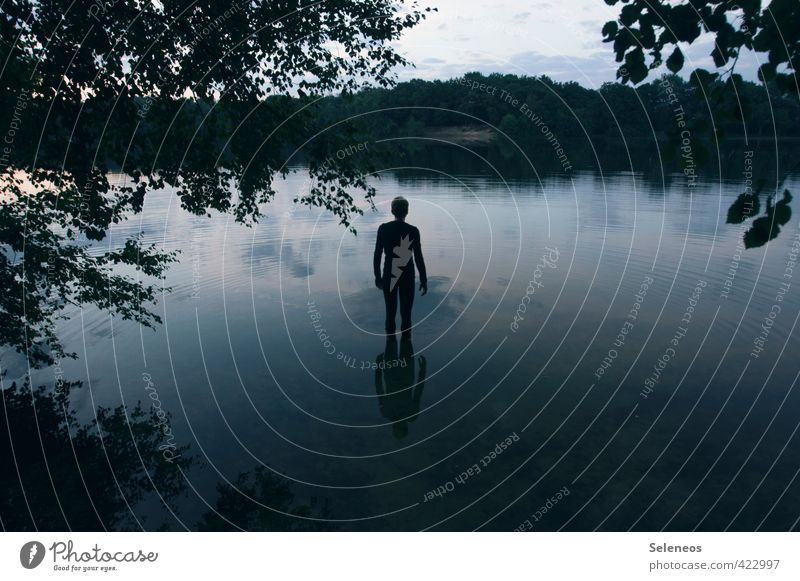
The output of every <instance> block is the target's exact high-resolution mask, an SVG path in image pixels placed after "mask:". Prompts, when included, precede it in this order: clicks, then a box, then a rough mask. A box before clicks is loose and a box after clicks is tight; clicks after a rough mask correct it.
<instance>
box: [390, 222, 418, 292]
mask: <svg viewBox="0 0 800 581" xmlns="http://www.w3.org/2000/svg"><path fill="white" fill-rule="evenodd" d="M381 239H382V244H383V252H384V255H385V260H384V263H383V274H384V276H392V274H394V276H395V277H397V278H400V277H403V278H406V277H408V276H410V277H413V276H414V250H415V249H416V248H417V244H419V231H418V230H417V229H416V227H414V226H412V225H411V224H408V223H406V222H400V221H399V220H394V221H392V222H386V223H385V224H383V225H382V227H381Z"/></svg>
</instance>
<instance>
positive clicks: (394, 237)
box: [372, 196, 428, 337]
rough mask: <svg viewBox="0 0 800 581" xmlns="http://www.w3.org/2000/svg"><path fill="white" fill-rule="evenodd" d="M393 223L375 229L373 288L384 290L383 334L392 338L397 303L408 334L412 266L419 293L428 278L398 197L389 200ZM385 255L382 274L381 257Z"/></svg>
mask: <svg viewBox="0 0 800 581" xmlns="http://www.w3.org/2000/svg"><path fill="white" fill-rule="evenodd" d="M392 214H394V220H393V221H391V222H386V223H384V224H381V225H380V226H379V227H378V237H377V240H376V241H375V254H374V256H373V260H372V262H373V268H374V270H375V286H377V287H378V288H379V289H381V290H383V298H384V300H385V302H386V334H387V335H394V333H395V330H396V329H395V317H396V315H397V300H398V297H399V299H400V330H401V331H402V332H403V335H404V336H407V337H408V336H410V334H411V307H412V306H413V305H414V284H415V282H414V278H415V277H414V264H415V263H416V267H417V270H419V282H420V284H419V290H420V291H422V293H421V294H422V296H424V295H425V294H426V293H427V292H428V276H427V274H426V272H425V260H424V259H423V258H422V246H421V243H420V237H419V229H417V228H416V226H412V225H411V224H408V223H406V215H407V214H408V200H406V199H405V198H403V197H400V196H398V197H397V198H395V199H393V200H392ZM383 254H385V255H386V260H385V261H384V263H383V273H381V255H383Z"/></svg>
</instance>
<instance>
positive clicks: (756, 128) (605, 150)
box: [318, 73, 800, 167]
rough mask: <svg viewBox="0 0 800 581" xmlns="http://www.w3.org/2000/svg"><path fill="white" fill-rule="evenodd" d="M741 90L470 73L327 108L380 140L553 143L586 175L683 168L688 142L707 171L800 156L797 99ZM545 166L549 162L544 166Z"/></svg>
mask: <svg viewBox="0 0 800 581" xmlns="http://www.w3.org/2000/svg"><path fill="white" fill-rule="evenodd" d="M737 81H738V82H737V83H736V86H735V89H732V88H730V87H729V89H730V90H727V91H719V90H717V91H714V88H715V87H713V86H712V87H702V88H701V87H700V86H697V85H695V84H694V83H692V82H689V81H686V80H684V79H682V78H681V77H679V76H677V75H664V76H662V77H661V78H659V79H656V80H654V81H652V82H650V83H646V84H641V85H639V86H638V87H636V88H632V87H630V86H628V85H622V84H620V83H605V84H603V85H602V86H601V87H600V88H599V89H589V88H586V87H583V86H581V85H579V84H578V83H576V82H566V83H560V82H556V81H553V80H552V79H550V78H548V77H547V76H539V77H528V76H517V75H510V74H499V73H494V74H490V75H482V74H480V73H468V74H466V75H464V76H463V77H459V78H456V79H452V80H448V81H440V80H436V81H423V80H412V81H409V82H404V83H399V84H398V85H396V86H395V87H393V88H374V89H366V90H363V91H361V92H359V93H356V94H353V95H341V96H336V97H328V98H325V99H323V100H322V101H321V102H320V103H318V106H319V107H320V109H321V111H322V114H323V116H324V117H325V118H326V119H327V120H329V121H330V122H332V123H335V122H337V121H340V120H342V119H345V118H349V117H353V118H354V123H355V124H356V125H357V126H358V127H359V129H360V131H361V132H363V133H365V134H369V135H370V136H372V137H373V138H374V139H381V138H393V137H397V136H403V135H405V136H412V137H420V136H426V135H427V136H434V137H435V136H436V135H438V134H439V133H440V130H442V129H444V128H452V127H470V128H473V129H474V128H478V127H483V128H492V127H493V128H496V129H492V132H493V133H494V139H493V142H494V143H495V144H496V145H497V146H499V147H500V148H501V149H502V150H503V151H505V152H506V153H507V155H508V156H513V155H515V154H516V153H515V151H516V147H515V146H514V144H513V143H512V142H514V143H516V145H518V146H520V148H521V149H522V150H523V151H524V152H526V153H528V154H538V153H540V152H548V150H550V149H553V147H552V145H553V143H552V141H553V138H552V137H549V135H550V134H551V133H552V135H553V136H554V138H555V139H556V140H557V144H558V145H561V146H562V149H564V150H565V151H566V153H567V155H568V156H569V157H570V159H571V160H573V162H572V164H573V165H574V166H576V167H580V166H584V165H594V162H595V161H596V160H600V161H601V162H602V161H603V160H605V161H606V162H614V161H617V162H623V163H622V164H621V165H626V163H625V162H627V161H628V160H627V157H628V156H629V155H630V156H631V161H632V162H633V163H634V164H635V165H641V164H642V163H647V164H658V163H659V162H661V163H664V164H665V165H674V164H675V163H676V161H677V159H678V158H679V157H680V153H681V145H682V144H684V143H685V141H684V139H683V138H685V137H687V136H689V137H690V138H691V142H692V154H693V156H694V157H695V158H696V159H695V161H696V162H697V164H698V165H699V166H703V165H705V166H708V165H709V164H710V165H714V163H713V162H714V161H715V160H716V159H717V157H718V154H719V155H720V157H723V158H724V157H735V161H734V162H733V163H734V164H735V165H736V166H737V167H738V166H740V165H741V158H742V154H741V152H742V151H743V150H757V151H759V150H760V152H761V153H762V154H763V155H762V159H763V156H767V155H772V156H774V154H775V150H776V140H777V142H780V149H782V150H784V149H785V150H786V151H787V153H788V152H789V151H790V150H794V149H795V147H796V145H793V144H792V143H793V142H796V141H797V140H798V135H800V103H798V100H797V98H796V97H795V98H792V97H791V96H790V95H786V94H784V93H781V92H779V91H777V90H775V89H774V88H772V87H767V88H765V87H764V85H760V84H756V83H751V82H748V81H742V80H740V79H738V80H737ZM717 84H718V85H719V86H720V87H719V88H721V85H722V83H717ZM706 96H707V97H706ZM687 131H688V133H687ZM443 135H447V136H448V137H452V136H453V135H455V137H456V138H457V137H458V133H456V134H453V133H443ZM464 135H465V136H466V137H467V139H469V138H470V134H469V133H467V132H465V133H464ZM542 157H544V158H545V159H547V158H548V156H537V159H538V160H539V161H541V159H542ZM549 157H554V156H552V155H551V156H549ZM556 157H557V156H556ZM550 161H552V160H550ZM551 165H552V164H551ZM556 165H558V164H556ZM562 165H563V164H562ZM612 165H618V164H616V163H612Z"/></svg>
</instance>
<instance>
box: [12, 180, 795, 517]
mask: <svg viewBox="0 0 800 581" xmlns="http://www.w3.org/2000/svg"><path fill="white" fill-rule="evenodd" d="M119 179H122V178H121V177H120V178H119ZM307 185H308V184H307V183H306V181H305V178H304V176H303V175H302V172H300V173H298V174H293V175H290V176H289V177H287V178H286V179H284V180H282V181H281V182H280V183H278V184H277V191H278V194H277V196H276V199H275V201H274V202H273V203H272V204H270V205H269V206H267V207H265V213H266V216H265V218H264V219H263V220H262V221H261V222H260V223H259V224H256V225H254V226H253V227H246V226H243V225H241V224H237V223H236V222H235V221H234V220H233V219H232V218H231V217H229V216H225V215H213V216H211V217H209V218H204V217H197V216H194V215H191V214H189V213H188V212H186V211H185V210H183V209H181V207H180V201H179V199H178V198H177V197H176V196H175V195H174V193H173V192H171V191H161V192H154V193H152V194H151V195H149V196H148V197H147V199H146V203H145V208H144V212H143V213H142V214H141V215H138V216H136V217H135V218H133V219H131V220H129V221H128V222H125V223H123V224H120V225H118V226H117V227H115V228H114V230H113V231H112V232H110V233H109V238H108V239H107V240H106V241H104V242H103V243H102V244H103V245H106V244H112V245H113V244H116V243H118V242H120V241H121V240H124V239H125V238H126V237H127V236H129V235H132V234H135V233H136V232H139V231H142V232H144V237H145V240H146V241H149V242H153V243H158V244H160V245H162V246H163V247H164V248H165V249H167V250H180V251H181V255H180V262H179V263H177V264H175V265H174V266H173V267H172V268H171V269H170V271H169V274H168V276H167V279H166V280H165V285H166V286H168V287H169V289H168V290H165V291H164V293H163V296H162V297H161V300H160V303H159V304H158V306H157V307H156V309H157V312H158V313H159V314H160V315H161V317H162V319H163V323H162V324H161V325H160V326H159V327H157V328H156V329H155V330H152V329H147V328H141V327H140V326H139V325H137V324H135V323H131V322H125V321H121V320H116V319H114V320H112V319H111V318H109V316H108V315H106V314H103V313H102V312H99V311H97V310H95V309H85V310H82V311H72V312H71V313H70V317H69V319H68V320H66V321H64V322H63V323H62V324H61V325H60V327H59V333H60V336H61V337H62V338H63V340H64V343H65V346H66V348H67V349H68V350H73V351H75V352H76V353H77V355H78V358H77V359H76V360H70V361H64V362H62V364H61V368H62V370H63V374H64V376H65V377H67V378H69V379H72V380H81V381H83V382H84V385H83V387H82V388H81V389H79V390H76V391H75V392H74V393H73V396H72V403H73V405H74V406H75V407H76V408H77V409H78V413H79V416H80V417H81V418H83V419H84V420H87V421H88V420H89V419H91V418H92V417H93V412H94V410H95V409H96V408H97V407H98V406H106V407H113V406H118V405H121V404H125V405H128V406H131V405H133V404H135V403H136V402H137V401H141V402H142V404H143V406H145V408H147V407H149V406H151V405H156V404H157V405H158V406H159V407H160V408H161V409H163V410H165V411H167V412H169V413H170V414H171V418H170V420H169V423H170V428H171V432H172V434H173V436H174V442H175V444H176V445H178V446H188V448H187V449H186V450H185V451H184V454H185V455H190V456H191V457H192V458H193V459H194V462H193V464H192V466H191V467H190V468H188V469H186V470H185V471H184V472H183V473H182V474H181V478H182V479H183V480H184V481H185V484H186V487H185V491H184V493H183V494H182V495H181V496H180V497H179V498H178V499H177V500H176V502H175V503H174V505H173V506H172V507H171V508H170V509H167V508H165V507H163V506H161V505H160V504H159V503H158V502H157V497H156V495H154V494H152V493H151V494H150V495H148V497H147V498H146V499H144V500H143V501H142V502H141V503H138V504H137V505H136V506H132V507H131V508H130V515H131V518H132V519H133V524H132V525H131V527H132V528H140V527H141V528H147V529H157V528H163V529H170V530H171V529H175V530H183V529H194V528H197V527H198V522H200V520H201V519H202V518H203V517H204V515H205V518H206V519H207V521H208V519H209V513H212V516H213V517H214V518H212V519H211V521H214V522H216V523H217V524H218V525H220V526H221V527H232V528H237V527H238V528H252V527H256V528H270V527H276V528H281V527H284V528H286V527H289V526H292V525H291V524H287V523H292V522H306V523H312V524H313V525H314V526H319V527H320V528H330V529H334V530H397V529H400V530H418V529H433V530H473V529H480V530H508V531H510V530H514V529H518V530H595V529H599V530H629V529H631V530H661V529H665V530H692V529H697V530H725V529H730V530H754V529H759V530H787V529H790V528H792V527H796V526H797V523H798V520H797V519H798V516H800V500H798V499H800V494H798V493H800V482H798V479H797V475H798V471H799V470H800V454H798V452H799V451H800V442H799V441H798V438H797V429H798V425H800V424H799V423H798V421H800V394H799V393H798V391H797V390H795V386H796V382H797V378H798V374H799V373H800V360H798V358H797V353H798V346H799V345H798V336H797V334H796V333H795V326H796V324H797V321H798V316H800V280H795V279H794V278H792V275H793V274H795V275H796V274H798V273H797V272H793V263H792V262H791V261H792V260H793V257H794V258H796V253H797V248H798V246H799V245H800V221H798V219H797V218H796V217H794V218H792V219H791V220H790V221H789V222H788V223H787V224H786V225H785V226H783V228H782V232H781V233H780V235H779V236H778V237H777V238H776V239H774V240H772V241H770V242H769V243H768V244H766V245H764V246H760V247H758V248H751V249H747V250H744V249H743V248H742V245H741V244H740V241H741V240H742V235H743V232H744V229H746V227H745V228H743V227H742V226H740V225H732V224H726V223H725V222H726V214H727V210H728V207H729V206H730V204H731V203H732V202H733V201H734V199H735V198H736V196H737V195H738V194H740V193H741V192H742V187H743V186H742V183H741V180H740V179H735V178H734V179H731V180H723V181H715V182H702V181H700V182H698V183H697V185H696V186H695V187H693V188H688V187H687V186H686V180H685V179H684V178H683V176H681V175H677V176H670V178H669V179H668V180H662V179H657V180H654V179H653V178H651V177H647V176H643V175H641V174H634V173H630V172H627V173H625V172H623V173H611V174H600V173H596V172H574V173H572V174H570V175H548V176H542V177H541V178H540V179H539V180H530V179H525V180H523V179H510V178H505V179H504V178H503V177H502V176H496V175H493V174H492V173H491V172H483V171H478V170H476V171H475V172H474V173H471V174H469V175H465V174H464V173H458V174H450V173H446V172H440V171H421V170H409V169H403V168H396V169H393V170H387V171H386V172H384V173H383V174H382V175H381V178H380V180H378V181H376V185H377V187H378V196H377V199H376V200H375V202H376V210H375V211H372V210H370V209H369V208H368V207H367V205H366V204H364V207H365V208H366V212H365V214H364V215H363V216H361V217H359V218H358V219H357V220H356V221H355V223H354V224H353V226H354V227H355V228H356V229H357V231H358V234H357V235H353V234H352V233H350V232H348V231H347V230H346V229H345V228H343V227H342V226H340V225H339V224H337V221H336V219H334V218H333V217H332V216H331V215H330V214H327V213H325V212H323V211H319V210H316V209H314V210H312V209H309V208H307V207H297V206H294V205H293V204H292V203H291V200H292V198H293V197H294V196H296V195H297V194H298V193H299V192H302V191H303V189H304V188H307ZM797 185H798V182H797V181H793V182H791V181H790V183H787V184H786V187H788V188H789V189H790V190H792V191H796V190H797ZM397 195H402V196H405V197H406V198H407V199H408V200H409V202H410V207H411V208H410V213H409V216H408V222H410V223H412V224H414V225H416V226H417V227H418V228H419V229H420V231H421V236H422V248H423V251H424V255H425V260H426V263H427V269H428V276H429V292H428V294H427V295H426V296H424V297H422V296H420V295H419V294H417V296H416V298H415V303H414V314H413V318H414V328H413V333H412V341H411V342H410V343H408V342H395V343H388V344H387V342H386V339H385V337H384V336H383V333H382V330H383V317H384V314H383V299H382V295H381V292H380V291H379V290H377V289H376V288H375V286H374V283H373V276H372V252H373V249H374V244H375V231H376V229H377V227H378V225H379V224H380V223H381V222H384V221H387V220H388V219H389V218H390V215H389V202H390V201H391V199H392V198H393V197H394V196H397ZM762 202H763V198H762ZM15 365H16V367H14V366H12V369H11V370H10V371H9V373H10V374H11V375H12V376H13V375H14V374H15V373H16V374H17V376H19V375H21V374H22V373H23V371H24V367H23V364H22V363H15ZM34 379H35V380H36V381H37V382H39V383H47V382H53V380H54V371H53V369H52V368H51V369H43V370H40V371H36V372H34ZM109 445H111V443H109ZM176 469H177V468H176ZM223 491H225V492H224V495H225V498H224V499H222V501H221V500H220V496H221V494H223ZM288 513H291V514H292V515H293V516H288V517H286V514H288ZM253 514H259V515H262V517H263V518H261V520H258V519H256V520H253V519H252V518H251V517H252V515H253ZM273 516H274V517H275V519H277V520H270V518H272V517H273ZM283 518H286V519H287V520H281V519H283ZM214 519H216V520H214ZM275 522H277V523H279V524H270V523H275ZM254 523H255V524H254ZM208 526H210V527H211V528H216V527H214V526H213V525H208Z"/></svg>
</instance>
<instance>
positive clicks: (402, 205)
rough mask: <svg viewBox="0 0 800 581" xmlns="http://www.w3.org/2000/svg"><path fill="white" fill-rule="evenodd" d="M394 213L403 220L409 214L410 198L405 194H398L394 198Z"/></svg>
mask: <svg viewBox="0 0 800 581" xmlns="http://www.w3.org/2000/svg"><path fill="white" fill-rule="evenodd" d="M392 214H394V217H395V218H400V219H401V220H402V219H403V218H405V217H406V216H407V215H408V200H406V199H405V198H404V197H403V196H397V197H396V198H395V199H394V200H392Z"/></svg>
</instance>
